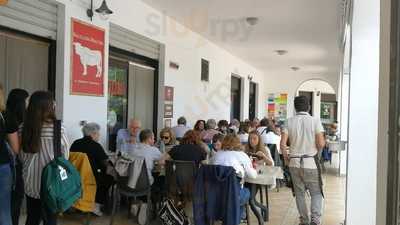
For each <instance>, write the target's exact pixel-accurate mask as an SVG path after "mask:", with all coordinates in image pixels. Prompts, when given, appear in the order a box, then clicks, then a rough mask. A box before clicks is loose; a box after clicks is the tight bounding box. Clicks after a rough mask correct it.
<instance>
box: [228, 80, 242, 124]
mask: <svg viewBox="0 0 400 225" xmlns="http://www.w3.org/2000/svg"><path fill="white" fill-rule="evenodd" d="M232 78H236V79H238V80H239V97H240V99H239V100H240V102H239V118H234V117H235V116H234V115H233V112H231V113H230V114H231V115H230V117H232V116H233V117H232V118H230V119H231V120H232V119H237V120H239V121H241V120H242V115H243V108H242V106H243V90H244V85H243V83H244V79H243V78H242V77H241V76H239V75H237V74H234V73H232V74H231V89H230V92H231V97H232ZM231 101H232V99H231ZM232 104H233V102H231V105H232ZM231 109H232V107H231Z"/></svg>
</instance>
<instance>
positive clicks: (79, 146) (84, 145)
mask: <svg viewBox="0 0 400 225" xmlns="http://www.w3.org/2000/svg"><path fill="white" fill-rule="evenodd" d="M82 133H83V138H81V139H78V140H76V141H75V142H74V143H73V144H72V145H71V150H70V151H71V152H81V153H86V155H87V157H88V158H89V162H90V166H91V167H92V171H93V175H94V177H95V179H96V185H97V191H96V207H95V210H94V212H93V213H94V214H96V215H97V216H101V215H102V214H103V213H102V212H101V210H100V208H101V206H102V205H104V203H105V202H106V199H107V193H108V189H109V188H110V187H111V185H112V184H113V183H114V178H113V177H112V176H110V175H108V174H107V166H112V164H111V162H110V160H109V158H108V156H107V154H106V153H105V151H104V149H103V147H102V146H101V145H100V144H99V143H98V141H99V139H100V126H99V125H98V124H97V123H87V124H85V125H84V126H83V128H82Z"/></svg>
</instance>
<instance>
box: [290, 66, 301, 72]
mask: <svg viewBox="0 0 400 225" xmlns="http://www.w3.org/2000/svg"><path fill="white" fill-rule="evenodd" d="M290 69H291V70H293V71H295V72H296V71H298V70H300V68H299V67H297V66H292V67H290Z"/></svg>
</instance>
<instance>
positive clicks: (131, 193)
mask: <svg viewBox="0 0 400 225" xmlns="http://www.w3.org/2000/svg"><path fill="white" fill-rule="evenodd" d="M133 163H135V162H133ZM130 166H133V165H132V164H131V165H130ZM128 180H129V176H128V177H118V180H117V184H116V185H114V186H113V190H112V196H113V197H112V199H113V201H112V210H111V217H110V225H113V223H114V216H115V213H116V212H117V211H119V207H120V199H121V197H127V198H128V199H132V198H133V199H134V200H137V198H139V197H146V200H147V204H148V207H147V212H146V217H147V218H146V224H149V216H150V208H151V207H150V205H151V185H150V181H149V176H148V173H147V166H146V161H143V165H142V168H141V171H140V175H139V178H138V180H137V183H136V187H135V188H134V189H132V188H130V187H128ZM128 203H129V204H128V216H130V211H131V210H130V207H131V204H130V203H131V201H130V200H129V201H128Z"/></svg>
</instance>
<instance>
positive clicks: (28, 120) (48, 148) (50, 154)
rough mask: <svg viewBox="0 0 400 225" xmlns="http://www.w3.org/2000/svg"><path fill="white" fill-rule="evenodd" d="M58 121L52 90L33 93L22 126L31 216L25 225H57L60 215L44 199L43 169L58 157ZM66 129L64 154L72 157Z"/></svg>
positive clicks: (21, 154)
mask: <svg viewBox="0 0 400 225" xmlns="http://www.w3.org/2000/svg"><path fill="white" fill-rule="evenodd" d="M55 120H56V115H55V102H54V100H53V97H52V95H51V94H50V93H49V92H45V91H37V92H35V93H33V94H32V96H31V98H30V101H29V106H28V109H27V112H26V117H25V120H24V123H23V125H22V127H21V130H20V132H21V137H22V151H21V153H20V158H21V161H22V166H23V178H24V183H25V194H26V208H27V218H26V223H25V225H39V224H40V222H41V221H42V220H43V224H44V225H56V224H57V216H56V214H53V213H52V212H51V211H50V210H49V209H48V208H47V207H46V206H45V204H44V202H42V201H41V200H40V184H41V177H42V170H43V169H44V167H45V166H46V165H47V164H48V163H49V162H50V161H51V160H53V159H54V150H53V148H54V147H53V124H54V121H55ZM68 145H69V144H68V140H67V138H66V136H65V129H64V128H63V127H62V129H61V153H62V155H63V156H64V157H65V158H66V159H68V155H69V146H68Z"/></svg>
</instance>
